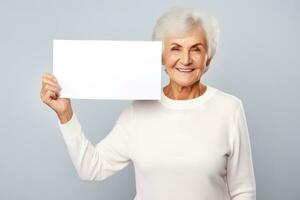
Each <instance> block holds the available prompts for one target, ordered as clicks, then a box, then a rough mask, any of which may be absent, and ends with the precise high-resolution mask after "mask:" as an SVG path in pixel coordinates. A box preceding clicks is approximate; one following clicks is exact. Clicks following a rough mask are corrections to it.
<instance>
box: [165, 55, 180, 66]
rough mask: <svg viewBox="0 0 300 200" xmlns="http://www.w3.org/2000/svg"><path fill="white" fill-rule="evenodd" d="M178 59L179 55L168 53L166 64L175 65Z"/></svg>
mask: <svg viewBox="0 0 300 200" xmlns="http://www.w3.org/2000/svg"><path fill="white" fill-rule="evenodd" d="M177 61H178V56H176V55H167V56H165V64H166V66H167V67H173V66H174V65H175V64H176V63H177Z"/></svg>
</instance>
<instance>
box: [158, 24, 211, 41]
mask: <svg viewBox="0 0 300 200" xmlns="http://www.w3.org/2000/svg"><path fill="white" fill-rule="evenodd" d="M164 43H165V45H172V44H173V43H176V44H179V45H193V44H196V43H202V44H203V45H206V35H205V32H204V31H203V30H202V29H201V28H198V27H197V28H192V29H190V30H188V31H185V32H184V33H183V34H180V35H178V36H169V37H166V38H165V40H164Z"/></svg>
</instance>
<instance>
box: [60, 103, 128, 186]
mask: <svg viewBox="0 0 300 200" xmlns="http://www.w3.org/2000/svg"><path fill="white" fill-rule="evenodd" d="M131 117H132V114H131V105H130V106H127V107H126V108H125V109H123V110H122V112H121V114H120V116H119V118H118V120H117V121H116V123H115V124H114V126H113V128H112V129H111V131H110V132H109V133H108V134H107V135H106V137H104V138H103V139H102V140H101V141H100V142H99V143H98V144H96V145H93V144H92V143H91V142H90V141H89V140H88V139H87V138H86V136H85V133H84V131H83V129H82V127H81V124H80V122H79V120H78V118H77V116H76V114H75V113H73V116H72V118H71V119H70V120H69V121H68V122H67V123H65V124H61V123H60V122H58V123H59V127H60V130H61V133H62V135H63V138H64V141H65V144H66V146H67V149H68V152H69V155H70V157H71V160H72V162H73V164H74V166H75V168H76V171H77V173H78V175H79V177H80V178H81V179H82V180H89V181H95V180H104V179H106V178H107V177H109V176H111V175H113V174H115V173H116V172H118V171H119V170H121V169H123V168H124V167H126V166H127V165H128V164H129V162H130V161H131V160H130V158H129V132H130V124H131Z"/></svg>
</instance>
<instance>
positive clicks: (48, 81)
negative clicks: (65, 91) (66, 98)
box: [42, 78, 62, 89]
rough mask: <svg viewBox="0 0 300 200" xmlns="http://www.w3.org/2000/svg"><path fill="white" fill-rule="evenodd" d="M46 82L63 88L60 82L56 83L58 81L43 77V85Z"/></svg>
mask: <svg viewBox="0 0 300 200" xmlns="http://www.w3.org/2000/svg"><path fill="white" fill-rule="evenodd" d="M46 84H49V85H51V86H53V87H57V88H59V89H62V88H61V86H60V85H59V84H58V83H56V82H54V81H52V80H50V79H48V78H43V80H42V85H43V87H44V86H45V85H46Z"/></svg>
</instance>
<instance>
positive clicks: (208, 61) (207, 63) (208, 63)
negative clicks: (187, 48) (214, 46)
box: [206, 58, 212, 66]
mask: <svg viewBox="0 0 300 200" xmlns="http://www.w3.org/2000/svg"><path fill="white" fill-rule="evenodd" d="M211 60H212V58H209V59H207V61H206V66H209V65H210V63H211Z"/></svg>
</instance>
